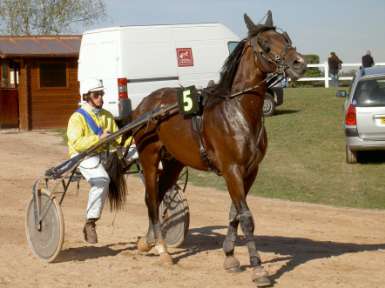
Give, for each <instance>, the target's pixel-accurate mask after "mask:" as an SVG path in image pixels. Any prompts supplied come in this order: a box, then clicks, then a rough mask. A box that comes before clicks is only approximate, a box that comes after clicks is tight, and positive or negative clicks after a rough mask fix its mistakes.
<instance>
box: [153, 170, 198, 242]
mask: <svg viewBox="0 0 385 288" xmlns="http://www.w3.org/2000/svg"><path fill="white" fill-rule="evenodd" d="M187 181H188V169H187V168H184V169H183V170H182V172H181V173H180V175H179V178H178V180H177V183H176V184H175V185H174V186H173V187H172V188H171V189H170V190H168V191H167V192H166V194H165V195H164V197H163V201H162V203H161V204H160V206H159V220H160V223H161V226H162V234H163V237H164V239H165V241H166V243H167V246H168V247H178V246H180V245H181V244H182V243H183V241H184V239H185V238H186V236H187V233H188V230H189V225H190V213H189V208H188V204H187V200H186V198H185V196H184V191H185V189H186V186H187ZM147 240H148V241H149V242H153V241H154V233H153V231H152V229H150V231H149V233H148V235H147Z"/></svg>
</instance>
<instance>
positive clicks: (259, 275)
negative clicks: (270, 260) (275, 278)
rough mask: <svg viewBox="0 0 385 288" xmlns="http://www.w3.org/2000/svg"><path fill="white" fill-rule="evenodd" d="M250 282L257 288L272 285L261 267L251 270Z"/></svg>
mask: <svg viewBox="0 0 385 288" xmlns="http://www.w3.org/2000/svg"><path fill="white" fill-rule="evenodd" d="M251 280H252V281H253V282H254V283H255V285H256V286H257V287H268V286H271V285H272V284H273V283H272V282H271V280H270V279H269V277H268V274H267V272H266V271H265V269H263V268H262V267H256V268H254V269H253V271H252V274H251Z"/></svg>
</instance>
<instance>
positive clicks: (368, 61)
mask: <svg viewBox="0 0 385 288" xmlns="http://www.w3.org/2000/svg"><path fill="white" fill-rule="evenodd" d="M373 65H374V59H373V57H372V55H371V53H370V50H368V51H366V54H365V55H364V56H362V67H363V68H368V67H372V66H373Z"/></svg>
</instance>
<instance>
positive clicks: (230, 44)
mask: <svg viewBox="0 0 385 288" xmlns="http://www.w3.org/2000/svg"><path fill="white" fill-rule="evenodd" d="M238 43H239V42H237V41H230V42H227V48H229V54H231V52H233V51H234V49H235V47H237V45H238Z"/></svg>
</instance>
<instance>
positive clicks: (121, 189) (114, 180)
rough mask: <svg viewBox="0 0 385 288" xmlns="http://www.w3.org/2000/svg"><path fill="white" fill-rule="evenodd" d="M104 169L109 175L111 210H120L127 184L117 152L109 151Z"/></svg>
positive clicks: (124, 198)
mask: <svg viewBox="0 0 385 288" xmlns="http://www.w3.org/2000/svg"><path fill="white" fill-rule="evenodd" d="M106 170H107V173H108V175H109V176H110V186H109V190H108V200H109V202H110V208H111V210H120V209H122V208H123V206H124V203H125V202H126V195H127V186H126V180H125V177H124V176H125V173H124V166H123V163H122V161H121V160H120V159H119V157H118V155H117V153H111V154H110V156H109V159H108V161H107V165H106Z"/></svg>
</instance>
